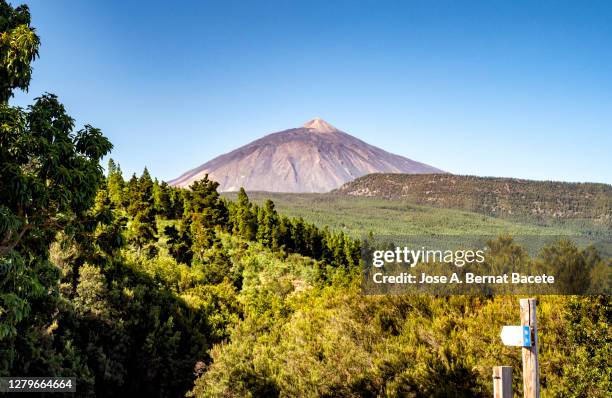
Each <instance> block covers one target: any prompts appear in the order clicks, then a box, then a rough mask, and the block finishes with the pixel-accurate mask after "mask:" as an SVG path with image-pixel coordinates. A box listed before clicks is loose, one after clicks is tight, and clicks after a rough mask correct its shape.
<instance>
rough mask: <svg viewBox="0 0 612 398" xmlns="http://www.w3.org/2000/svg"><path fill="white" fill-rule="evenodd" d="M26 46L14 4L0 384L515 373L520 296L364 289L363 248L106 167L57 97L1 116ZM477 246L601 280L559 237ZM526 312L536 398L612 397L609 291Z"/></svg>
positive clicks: (586, 254)
mask: <svg viewBox="0 0 612 398" xmlns="http://www.w3.org/2000/svg"><path fill="white" fill-rule="evenodd" d="M38 46H39V39H38V37H37V36H36V34H35V32H34V30H33V28H32V27H31V26H30V14H29V11H28V9H27V7H25V6H21V7H16V8H14V7H12V6H10V5H8V4H7V3H6V2H5V1H4V0H0V76H1V78H2V80H1V86H0V99H1V100H0V376H2V377H5V376H65V377H76V378H77V392H76V394H74V396H78V397H122V396H127V397H139V396H144V397H182V396H185V395H188V396H194V397H294V396H319V397H332V396H342V397H367V396H371V397H395V396H403V397H418V398H420V397H489V396H491V393H492V392H491V380H490V373H491V367H492V366H493V365H499V364H510V365H513V366H514V367H515V368H518V366H519V361H520V356H519V354H518V353H517V352H516V350H515V349H513V348H511V347H505V346H503V345H502V344H501V342H500V341H499V337H498V331H499V327H500V326H501V325H503V324H508V323H513V322H516V321H517V316H518V315H517V314H518V311H517V305H518V304H517V303H518V300H517V298H516V297H510V296H498V297H486V296H482V297H481V296H455V297H436V296H388V297H387V296H363V295H362V294H361V292H360V282H361V269H360V256H361V249H362V248H363V247H365V246H367V245H368V242H367V241H361V240H358V239H355V238H352V237H349V236H347V235H346V234H345V233H343V232H341V231H334V230H331V229H328V228H320V227H317V226H315V225H314V224H311V223H308V222H305V221H304V220H302V219H300V218H295V217H287V216H285V215H283V214H280V213H279V212H278V211H277V209H276V208H275V204H274V203H273V202H272V201H269V200H268V201H265V202H264V203H263V204H260V205H257V204H254V203H252V202H251V200H250V199H249V197H248V196H247V194H246V193H245V192H244V191H240V192H239V194H238V195H237V197H236V200H233V201H230V200H227V199H225V198H223V197H221V196H220V195H219V193H218V192H217V189H218V184H217V183H216V182H214V181H210V180H209V179H208V178H207V177H205V178H203V179H201V180H199V181H196V182H195V183H193V184H192V185H191V186H190V188H189V189H177V188H172V187H170V186H168V184H166V183H164V182H159V181H158V180H157V179H155V178H153V177H152V176H151V175H150V174H149V172H148V171H147V169H146V168H145V169H144V171H143V172H142V174H141V175H140V176H137V175H132V176H131V177H129V178H125V177H124V175H123V173H122V171H121V168H120V165H118V164H117V163H115V162H114V161H112V160H110V161H109V163H108V168H107V171H106V173H104V172H103V169H102V167H101V166H100V162H101V160H102V158H103V157H105V156H107V155H108V154H109V152H110V151H111V150H112V144H111V143H110V142H109V140H108V139H107V138H106V137H105V136H104V135H103V132H102V131H100V130H99V129H97V128H95V127H93V126H91V125H85V126H83V127H82V128H77V127H76V126H75V121H74V119H73V118H71V116H70V115H69V113H68V112H67V110H66V109H65V107H64V106H63V105H62V103H61V102H60V99H59V98H58V97H56V96H55V95H52V94H42V95H41V96H40V97H39V98H37V99H36V100H35V101H34V103H33V104H32V105H30V106H29V107H27V108H25V109H23V108H19V107H14V106H11V105H10V103H9V99H10V98H11V95H12V93H13V91H14V90H16V89H27V87H28V84H29V80H30V75H31V67H30V63H31V62H32V61H33V59H34V58H35V57H36V56H37V54H38ZM490 248H491V250H490V257H488V260H487V261H489V262H490V263H491V264H496V263H502V262H503V261H506V260H507V259H508V258H512V259H513V261H520V262H538V263H540V264H542V266H545V267H564V268H565V269H566V270H568V271H570V272H572V274H582V275H594V274H595V273H603V275H604V277H609V275H607V274H605V271H606V270H608V269H609V266H610V259H608V258H602V256H600V254H599V253H598V252H597V250H595V249H593V248H586V249H580V248H578V247H577V246H576V245H575V244H574V243H572V242H570V241H559V242H556V243H555V244H552V245H550V246H548V247H546V248H545V249H544V250H542V252H541V253H540V254H539V255H538V256H535V257H530V256H529V255H527V254H526V253H525V252H524V251H523V249H522V248H521V247H520V246H518V245H517V244H516V243H514V242H513V240H512V239H511V238H510V237H500V238H499V239H497V240H495V241H492V242H490ZM538 308H539V313H538V320H539V322H540V325H541V337H540V341H541V373H542V389H543V391H542V396H544V397H607V396H609V394H610V392H611V391H612V381H611V380H612V378H611V366H610V357H611V355H610V354H611V352H610V351H611V347H612V333H611V331H610V320H611V317H612V311H611V306H610V299H609V296H588V297H556V296H549V297H542V298H541V300H540V305H539V307H538ZM514 376H515V380H514V382H515V390H516V391H520V383H519V376H520V374H519V372H515V373H514ZM49 396H52V394H49Z"/></svg>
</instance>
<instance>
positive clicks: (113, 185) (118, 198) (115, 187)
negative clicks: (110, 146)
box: [106, 158, 125, 209]
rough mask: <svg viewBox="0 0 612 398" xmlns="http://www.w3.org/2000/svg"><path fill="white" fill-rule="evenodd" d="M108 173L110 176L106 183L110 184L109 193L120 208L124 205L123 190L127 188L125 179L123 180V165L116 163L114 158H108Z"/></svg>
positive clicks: (115, 204) (116, 206)
mask: <svg viewBox="0 0 612 398" xmlns="http://www.w3.org/2000/svg"><path fill="white" fill-rule="evenodd" d="M107 173H108V177H107V178H106V184H107V186H108V194H109V196H110V199H111V202H112V203H113V205H114V206H115V208H117V209H119V208H121V207H123V190H124V188H125V181H123V174H122V173H121V166H119V164H116V163H115V161H114V160H113V159H112V158H111V159H109V160H108V171H107Z"/></svg>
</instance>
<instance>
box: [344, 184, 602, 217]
mask: <svg viewBox="0 0 612 398" xmlns="http://www.w3.org/2000/svg"><path fill="white" fill-rule="evenodd" d="M334 193H336V194H339V195H349V196H365V197H377V198H385V199H402V200H405V201H407V202H410V203H415V204H421V205H427V206H433V207H444V208H451V209H461V210H467V211H472V212H476V213H481V214H485V215H489V216H496V217H515V218H516V217H522V218H524V219H529V220H546V219H557V220H580V219H585V220H590V221H595V222H597V223H600V224H603V225H607V226H610V225H612V186H610V185H608V184H596V183H567V182H556V181H530V180H520V179H515V178H494V177H476V176H461V175H453V174H369V175H367V176H363V177H360V178H357V179H355V180H354V181H351V182H348V183H346V184H345V185H343V186H342V187H340V188H338V189H337V190H335V191H334Z"/></svg>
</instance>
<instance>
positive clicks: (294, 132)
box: [170, 118, 442, 192]
mask: <svg viewBox="0 0 612 398" xmlns="http://www.w3.org/2000/svg"><path fill="white" fill-rule="evenodd" d="M440 172H442V171H441V170H439V169H436V168H435V167H431V166H428V165H426V164H423V163H419V162H415V161H414V160H410V159H407V158H405V157H402V156H399V155H394V154H392V153H389V152H386V151H384V150H382V149H380V148H377V147H375V146H372V145H370V144H367V143H365V142H363V141H361V140H359V139H357V138H355V137H353V136H351V135H350V134H349V133H347V132H340V131H339V130H338V129H337V128H335V127H334V126H332V125H331V124H329V123H327V122H326V121H325V120H323V119H320V118H316V119H312V120H311V121H309V122H308V123H306V124H304V126H303V127H301V128H297V129H296V128H290V129H287V130H283V131H279V132H276V133H272V134H268V135H265V136H264V137H262V138H259V139H257V140H255V141H253V142H250V143H248V144H246V145H244V146H241V147H240V148H237V149H235V150H233V151H231V152H228V153H226V154H224V155H221V156H218V157H216V158H214V159H212V160H209V161H208V162H206V163H204V164H203V165H201V166H199V167H196V168H195V169H192V170H189V171H188V172H186V173H184V174H183V175H181V176H180V177H179V178H177V179H175V180H173V181H170V184H171V185H174V186H179V187H188V186H190V185H191V184H192V183H193V182H194V181H197V180H200V179H202V178H204V176H205V175H208V178H210V179H211V180H213V181H217V182H218V183H219V190H220V191H238V190H239V189H240V187H244V189H246V190H247V191H271V192H328V191H331V190H332V189H335V188H338V187H340V186H341V185H342V184H344V183H346V182H348V181H352V180H354V179H355V178H357V177H361V176H363V175H365V174H371V173H440Z"/></svg>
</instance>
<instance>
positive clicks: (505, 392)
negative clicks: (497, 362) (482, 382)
mask: <svg viewBox="0 0 612 398" xmlns="http://www.w3.org/2000/svg"><path fill="white" fill-rule="evenodd" d="M493 398H512V367H511V366H494V367H493Z"/></svg>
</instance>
